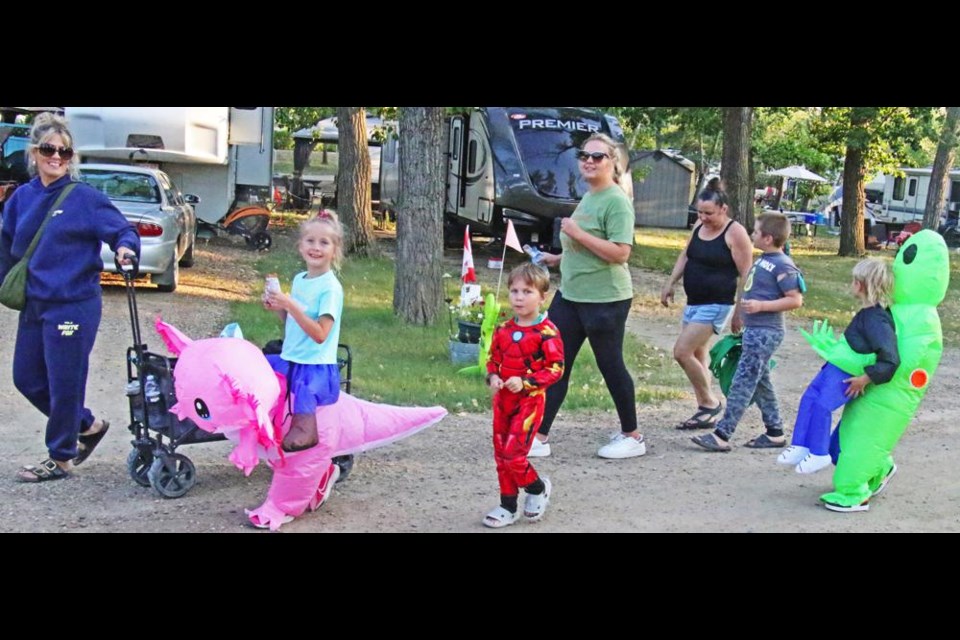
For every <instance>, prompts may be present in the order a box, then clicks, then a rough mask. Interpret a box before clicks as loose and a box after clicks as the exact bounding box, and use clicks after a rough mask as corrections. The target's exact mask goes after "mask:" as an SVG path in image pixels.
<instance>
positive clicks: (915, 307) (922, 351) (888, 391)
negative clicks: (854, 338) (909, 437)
mask: <svg viewBox="0 0 960 640" xmlns="http://www.w3.org/2000/svg"><path fill="white" fill-rule="evenodd" d="M893 275H894V281H895V284H894V288H893V305H892V306H891V307H890V311H891V313H892V314H893V319H894V322H895V324H896V327H897V347H898V349H899V351H900V367H899V368H898V369H897V373H896V374H895V375H894V377H893V379H892V380H891V381H890V382H888V383H887V384H883V385H877V386H872V387H869V388H868V389H867V392H866V393H865V394H864V395H863V396H862V397H860V398H857V399H855V400H852V401H851V402H850V403H849V404H848V405H847V406H846V407H845V409H844V411H843V418H842V419H841V421H840V425H839V426H838V427H837V429H836V431H834V435H833V441H832V442H831V455H833V456H834V458H835V459H836V462H837V469H836V471H835V472H834V474H833V486H834V491H832V492H830V493H826V494H824V495H822V496H820V500H821V501H822V502H823V503H824V506H825V507H826V508H828V509H830V510H832V511H843V512H846V511H866V510H867V509H869V508H870V505H869V502H870V498H872V497H873V496H876V495H878V494H879V493H880V492H881V491H883V490H884V489H885V488H886V486H887V482H888V481H889V480H890V478H892V477H893V475H894V474H895V473H896V472H897V465H896V464H895V463H894V461H893V457H892V456H891V453H892V452H893V448H894V447H895V446H896V444H897V442H898V441H899V440H900V437H901V436H902V435H903V432H904V430H905V429H906V428H907V425H908V424H910V420H911V419H912V418H913V416H914V414H915V413H916V411H917V408H918V407H919V406H920V401H921V400H922V399H923V396H924V395H925V394H926V392H927V387H928V385H929V383H930V379H931V378H932V377H933V374H934V373H935V372H936V370H937V365H939V364H940V356H941V355H942V354H943V334H942V332H941V329H940V316H939V315H937V305H938V304H940V303H941V302H942V301H943V298H944V296H945V295H946V292H947V285H948V284H949V282H950V257H949V254H948V252H947V245H946V244H945V243H944V241H943V238H942V237H941V236H940V235H939V234H937V233H935V232H933V231H930V230H924V231H921V232H919V233H917V234H914V235H913V236H911V237H910V239H909V240H907V242H906V243H905V244H904V245H903V247H902V248H901V249H900V252H899V253H898V254H897V258H896V260H895V261H894V264H893ZM804 337H806V339H807V341H808V342H810V344H811V346H813V348H814V350H815V351H816V352H817V353H819V354H820V355H821V356H822V357H823V358H824V359H826V360H827V361H828V362H830V363H832V364H834V365H836V366H837V367H839V368H841V369H843V370H844V371H848V372H850V373H851V374H853V375H861V374H862V373H863V367H864V366H866V365H868V364H870V360H869V359H872V358H873V357H874V354H869V355H867V356H863V355H861V354H857V353H854V352H853V350H852V349H850V347H849V346H848V345H847V344H846V341H845V340H843V339H841V340H837V339H836V338H834V337H833V335H832V333H831V332H830V329H829V327H828V326H827V325H826V324H825V323H824V324H823V325H820V324H819V323H818V324H815V325H814V333H813V334H812V335H811V334H808V333H806V332H804Z"/></svg>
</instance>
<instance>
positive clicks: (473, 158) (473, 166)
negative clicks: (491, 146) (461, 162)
mask: <svg viewBox="0 0 960 640" xmlns="http://www.w3.org/2000/svg"><path fill="white" fill-rule="evenodd" d="M476 172H477V141H476V140H471V141H470V148H469V149H468V151H467V174H468V175H471V176H472V175H473V174H475V173H476Z"/></svg>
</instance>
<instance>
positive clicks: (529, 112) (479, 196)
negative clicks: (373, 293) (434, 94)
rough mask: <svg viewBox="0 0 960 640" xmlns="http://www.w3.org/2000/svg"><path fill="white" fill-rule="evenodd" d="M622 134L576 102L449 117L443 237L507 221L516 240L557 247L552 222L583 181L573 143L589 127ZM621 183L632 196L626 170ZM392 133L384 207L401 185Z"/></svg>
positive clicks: (383, 170) (579, 193) (581, 190)
mask: <svg viewBox="0 0 960 640" xmlns="http://www.w3.org/2000/svg"><path fill="white" fill-rule="evenodd" d="M597 132H600V133H606V134H607V135H609V136H611V137H612V138H613V139H614V140H616V141H618V142H620V143H621V144H622V143H623V141H624V137H623V130H622V129H621V128H620V124H619V123H618V122H617V120H616V118H614V117H612V116H608V115H604V114H603V113H601V112H600V111H597V110H595V109H588V108H580V107H479V108H477V109H476V110H474V111H473V112H471V113H463V114H459V115H455V116H452V117H450V118H448V120H447V126H446V130H445V137H446V149H447V151H446V154H445V155H446V163H447V170H446V198H445V204H444V240H445V242H446V243H447V244H448V245H451V246H455V245H456V244H457V243H458V242H460V241H462V237H463V225H470V230H471V231H476V232H480V233H484V234H490V235H501V234H502V233H503V231H504V229H505V226H506V221H507V220H512V221H513V224H514V226H515V228H516V230H517V234H518V235H519V236H520V241H521V242H530V243H535V244H542V245H545V246H552V247H556V246H558V245H559V235H558V233H559V231H558V230H557V226H556V225H555V224H554V221H555V220H557V219H559V218H562V217H566V216H569V215H570V214H572V213H573V210H574V209H575V208H576V206H577V203H579V202H580V199H581V198H582V197H583V196H584V195H585V194H586V193H587V191H588V189H589V187H588V185H587V183H586V182H585V181H584V180H583V179H582V178H581V176H580V168H579V165H578V163H577V150H578V149H579V148H580V146H581V145H582V144H583V142H584V140H586V139H587V138H588V137H589V136H590V135H591V134H593V133H597ZM621 155H622V156H623V159H624V166H623V169H624V171H623V178H622V180H621V185H622V186H623V187H624V190H625V191H626V192H627V195H628V196H629V197H630V198H631V200H632V199H633V184H632V181H631V178H630V173H629V172H628V171H627V170H626V166H625V162H626V156H627V154H626V148H624V149H623V153H622V154H621ZM398 156H399V149H398V148H397V140H396V139H395V138H393V137H391V138H389V139H388V140H387V141H385V142H384V143H383V149H382V152H381V158H380V178H379V183H380V199H381V201H382V205H381V206H382V207H383V208H385V209H391V208H393V207H394V206H395V203H396V199H397V196H398V192H399V180H398V175H399V172H398V168H399V165H398V159H399V158H398Z"/></svg>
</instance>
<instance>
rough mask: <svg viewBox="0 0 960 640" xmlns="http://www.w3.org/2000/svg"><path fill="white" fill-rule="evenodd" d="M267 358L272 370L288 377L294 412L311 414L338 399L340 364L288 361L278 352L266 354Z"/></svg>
mask: <svg viewBox="0 0 960 640" xmlns="http://www.w3.org/2000/svg"><path fill="white" fill-rule="evenodd" d="M267 360H268V361H269V362H270V366H271V367H273V370H274V371H276V372H277V373H279V374H281V375H283V376H286V378H287V388H288V389H289V390H290V393H291V394H293V413H299V414H304V413H307V414H312V413H314V412H315V411H316V410H317V407H325V406H327V405H330V404H333V403H335V402H336V401H337V399H339V398H340V367H339V366H337V365H335V364H300V363H297V362H287V361H286V360H284V359H283V358H281V357H280V356H278V355H269V356H267Z"/></svg>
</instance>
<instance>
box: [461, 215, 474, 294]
mask: <svg viewBox="0 0 960 640" xmlns="http://www.w3.org/2000/svg"><path fill="white" fill-rule="evenodd" d="M460 277H461V279H462V280H463V282H464V283H471V282H476V281H477V272H476V271H474V270H473V248H472V247H471V246H470V226H469V225H467V228H466V229H464V230H463V269H462V270H461V271H460Z"/></svg>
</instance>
